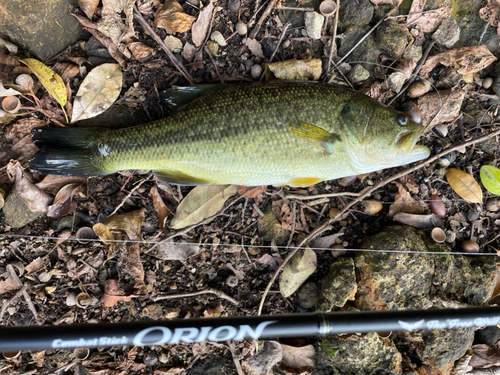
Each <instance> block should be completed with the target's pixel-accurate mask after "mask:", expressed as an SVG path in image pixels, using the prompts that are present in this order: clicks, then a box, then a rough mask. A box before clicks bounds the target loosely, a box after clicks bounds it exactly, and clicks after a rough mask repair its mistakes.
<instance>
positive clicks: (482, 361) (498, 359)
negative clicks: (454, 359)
mask: <svg viewBox="0 0 500 375" xmlns="http://www.w3.org/2000/svg"><path fill="white" fill-rule="evenodd" d="M472 351H473V352H474V355H473V356H472V358H471V359H470V361H469V366H472V367H473V368H489V367H493V366H500V350H499V349H495V348H490V347H489V346H488V345H486V344H477V345H473V346H472Z"/></svg>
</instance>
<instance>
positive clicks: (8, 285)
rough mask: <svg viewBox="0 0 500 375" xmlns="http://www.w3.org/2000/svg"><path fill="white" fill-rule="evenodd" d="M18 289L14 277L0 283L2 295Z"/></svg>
mask: <svg viewBox="0 0 500 375" xmlns="http://www.w3.org/2000/svg"><path fill="white" fill-rule="evenodd" d="M18 289H19V285H18V284H17V282H16V280H14V279H13V278H12V277H8V278H7V279H5V280H1V281H0V295H2V294H5V293H9V292H11V291H13V290H18Z"/></svg>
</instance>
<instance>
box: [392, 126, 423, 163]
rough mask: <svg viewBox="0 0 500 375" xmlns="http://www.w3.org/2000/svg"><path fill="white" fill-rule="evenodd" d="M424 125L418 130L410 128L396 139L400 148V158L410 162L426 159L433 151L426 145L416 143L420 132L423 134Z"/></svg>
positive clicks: (402, 160) (398, 148)
mask: <svg viewBox="0 0 500 375" xmlns="http://www.w3.org/2000/svg"><path fill="white" fill-rule="evenodd" d="M422 130H423V127H420V128H419V129H416V130H408V131H406V132H403V133H401V134H400V135H399V137H398V140H397V141H396V147H397V150H398V160H400V161H401V162H403V163H404V162H405V160H408V163H411V162H414V161H418V160H422V159H426V158H428V157H429V155H430V153H431V151H430V150H429V148H428V147H426V146H420V145H416V143H417V141H418V138H419V137H420V134H422Z"/></svg>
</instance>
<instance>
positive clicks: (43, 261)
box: [26, 256, 50, 275]
mask: <svg viewBox="0 0 500 375" xmlns="http://www.w3.org/2000/svg"><path fill="white" fill-rule="evenodd" d="M49 265H50V260H49V257H46V256H45V257H38V258H36V259H35V260H33V261H32V262H31V263H30V264H28V265H27V266H26V273H27V274H28V275H31V274H33V273H35V272H38V271H40V270H41V269H43V268H45V267H48V266H49Z"/></svg>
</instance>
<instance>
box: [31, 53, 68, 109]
mask: <svg viewBox="0 0 500 375" xmlns="http://www.w3.org/2000/svg"><path fill="white" fill-rule="evenodd" d="M21 61H22V62H23V63H24V64H26V65H27V66H28V67H29V68H30V69H31V71H32V72H33V74H35V75H36V76H37V78H38V80H39V81H40V83H41V84H42V85H43V87H45V89H46V90H47V91H48V92H49V93H50V95H52V97H53V98H54V99H55V100H56V101H57V102H58V103H59V104H60V105H61V107H64V105H65V104H66V101H67V98H68V97H67V94H66V86H65V85H64V81H63V80H62V78H61V77H60V76H59V75H58V74H57V73H56V72H54V71H53V70H52V69H50V68H49V67H48V66H47V65H45V64H44V63H42V62H41V61H38V60H35V59H23V60H21Z"/></svg>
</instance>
